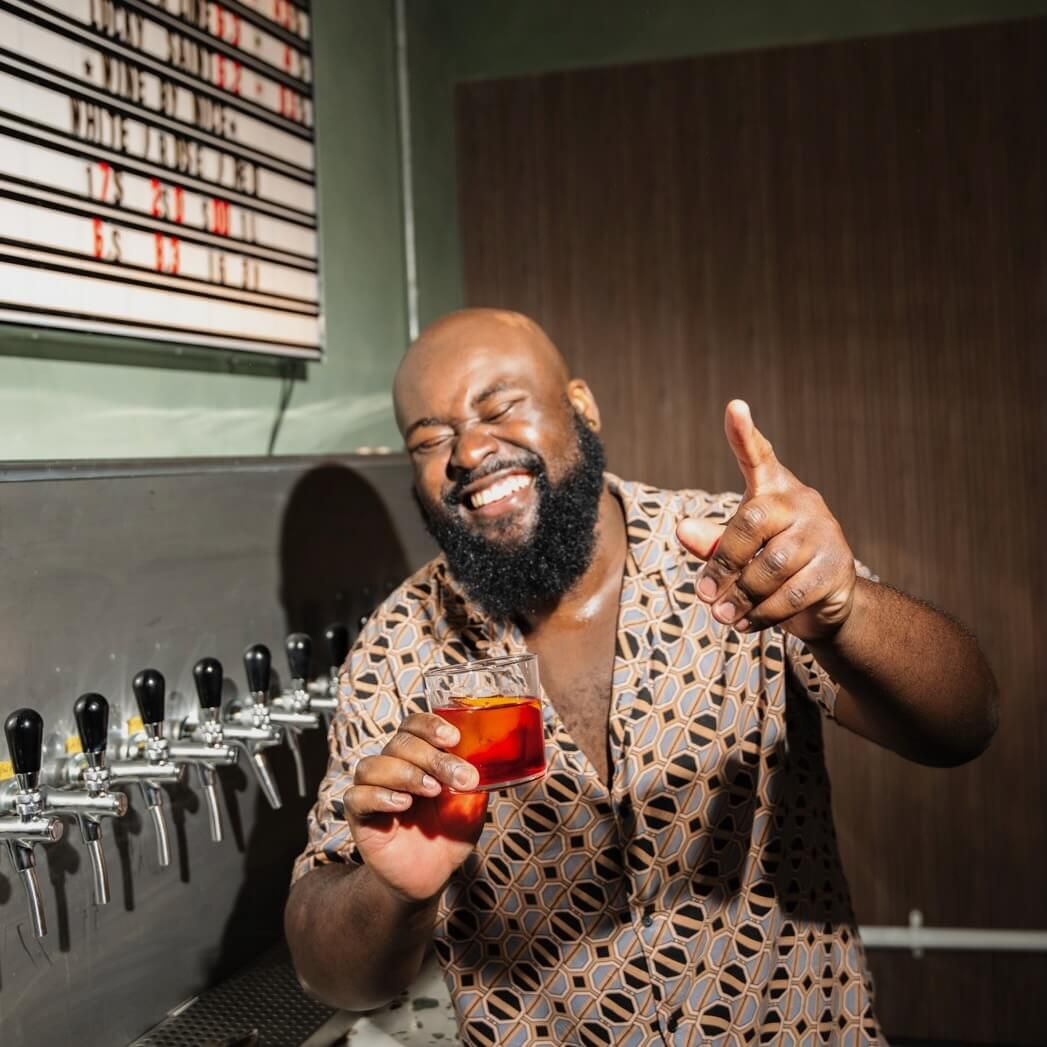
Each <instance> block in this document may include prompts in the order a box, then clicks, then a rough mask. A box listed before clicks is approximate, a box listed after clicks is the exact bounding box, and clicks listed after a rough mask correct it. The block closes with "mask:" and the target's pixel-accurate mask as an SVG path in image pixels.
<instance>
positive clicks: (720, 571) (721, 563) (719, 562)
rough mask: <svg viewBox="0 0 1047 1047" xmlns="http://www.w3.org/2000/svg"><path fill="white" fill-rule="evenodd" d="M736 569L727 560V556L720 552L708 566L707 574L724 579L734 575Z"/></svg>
mask: <svg viewBox="0 0 1047 1047" xmlns="http://www.w3.org/2000/svg"><path fill="white" fill-rule="evenodd" d="M734 569H735V567H734V564H733V563H731V561H730V560H729V559H728V558H727V554H726V553H725V552H723V551H722V550H719V551H717V553H716V555H715V556H713V558H712V559H711V560H710V561H709V563H708V565H707V566H706V573H707V574H711V575H712V576H713V577H714V578H722V577H723V576H724V575H726V574H732V573H733V572H734Z"/></svg>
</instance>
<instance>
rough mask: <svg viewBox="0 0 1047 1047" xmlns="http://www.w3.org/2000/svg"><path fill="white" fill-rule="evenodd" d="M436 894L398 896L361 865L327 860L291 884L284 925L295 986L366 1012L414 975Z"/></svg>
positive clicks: (424, 946) (334, 1004)
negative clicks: (411, 898)
mask: <svg viewBox="0 0 1047 1047" xmlns="http://www.w3.org/2000/svg"><path fill="white" fill-rule="evenodd" d="M437 903H438V898H434V899H432V900H430V901H428V902H410V901H407V900H406V899H403V898H400V897H398V896H397V895H395V894H394V893H393V892H392V891H390V890H389V888H388V887H386V886H385V885H384V884H383V883H382V881H381V880H379V879H378V878H377V877H376V876H374V875H373V874H372V873H371V871H370V870H369V869H368V868H367V866H366V865H360V866H350V865H342V864H332V865H325V866H321V867H320V868H318V869H314V870H312V871H311V872H309V873H306V875H305V876H303V877H302V878H301V879H300V880H299V881H298V882H297V883H296V884H295V885H294V887H292V889H291V895H290V898H289V899H288V902H287V909H286V912H285V914H284V929H285V931H286V934H287V942H288V944H289V946H290V948H291V956H292V958H293V959H294V965H295V969H296V970H297V972H298V977H299V980H300V981H301V983H302V985H303V987H304V988H305V989H306V991H307V992H309V993H310V994H311V995H313V996H315V997H317V998H318V999H320V1000H323V1001H324V1003H327V1004H329V1005H330V1006H332V1007H339V1008H341V1009H343V1010H347V1011H368V1010H371V1009H372V1008H374V1007H380V1006H381V1005H382V1004H384V1003H387V1002H388V1001H389V1000H391V999H393V998H394V997H395V996H397V995H398V994H399V993H400V992H401V991H402V990H403V989H405V988H406V987H407V986H408V985H410V984H411V982H412V981H413V980H414V978H415V977H416V976H417V974H418V971H419V969H420V968H421V966H422V961H423V960H424V958H425V952H426V949H427V948H428V946H429V943H430V941H431V939H432V935H433V924H434V921H435V919H436V909H437Z"/></svg>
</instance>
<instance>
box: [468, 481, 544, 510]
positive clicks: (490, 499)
mask: <svg viewBox="0 0 1047 1047" xmlns="http://www.w3.org/2000/svg"><path fill="white" fill-rule="evenodd" d="M533 482H534V480H533V478H532V477H531V475H530V474H529V473H513V474H512V476H506V477H505V478H504V479H501V480H495V482H494V483H493V484H491V485H490V486H488V487H484V488H483V489H482V490H479V491H473V492H472V493H471V494H470V495H468V496H467V497H466V498H465V502H466V504H467V505H468V506H469V508H470V509H483V508H484V507H485V506H488V505H494V504H495V503H497V502H501V501H503V500H504V499H506V498H509V497H510V496H511V495H514V494H515V493H516V492H517V491H521V490H523V489H524V488H525V487H530V486H531V484H532V483H533Z"/></svg>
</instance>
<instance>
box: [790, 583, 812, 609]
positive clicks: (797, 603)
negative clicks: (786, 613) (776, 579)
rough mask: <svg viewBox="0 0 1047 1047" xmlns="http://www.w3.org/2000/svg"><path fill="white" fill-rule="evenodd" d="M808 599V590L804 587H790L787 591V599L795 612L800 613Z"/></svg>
mask: <svg viewBox="0 0 1047 1047" xmlns="http://www.w3.org/2000/svg"><path fill="white" fill-rule="evenodd" d="M806 598H807V590H806V589H805V588H804V587H803V586H802V585H790V586H789V587H788V589H786V590H785V599H786V600H787V601H788V604H789V606H790V607H791V608H792V609H793V610H794V611H798V610H800V608H801V607H803V605H804V600H805V599H806Z"/></svg>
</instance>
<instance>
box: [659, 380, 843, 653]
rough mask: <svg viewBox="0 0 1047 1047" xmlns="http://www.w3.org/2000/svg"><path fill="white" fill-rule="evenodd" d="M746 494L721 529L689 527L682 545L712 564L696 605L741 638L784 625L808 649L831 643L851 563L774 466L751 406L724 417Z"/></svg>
mask: <svg viewBox="0 0 1047 1047" xmlns="http://www.w3.org/2000/svg"><path fill="white" fill-rule="evenodd" d="M724 431H725V432H726V434H727V442H728V443H729V444H730V445H731V450H732V451H733V452H734V456H735V458H736V459H737V461H738V468H739V469H741V472H742V476H743V477H744V478H745V494H744V496H743V498H742V501H741V504H740V505H739V506H738V509H737V511H736V512H735V514H734V516H733V517H731V519H730V520H729V521H728V522H727V525H726V526H724V525H723V524H721V523H715V522H713V521H711V520H703V519H686V520H682V521H681V522H680V524H679V526H678V527H677V531H676V533H677V537H678V538H679V539H680V541H681V542H682V543H683V545H684V546H685V547H686V548H687V549H689V550H690V551H691V552H693V553H694V554H695V555H696V556H698V557H700V558H701V559H703V560H706V561H707V562H706V564H705V567H704V568H703V569H702V571H701V573H700V574H699V576H698V585H697V589H698V596H699V598H700V599H701V600H703V601H704V602H705V603H708V604H712V608H713V616H714V617H715V618H716V619H717V620H719V621H721V622H726V623H732V624H734V626H735V628H737V629H738V630H739V631H743V632H744V631H756V630H758V629H765V628H767V627H768V626H772V625H781V626H782V628H784V629H785V630H786V631H788V632H790V633H792V634H793V635H794V636H798V637H799V638H800V639H802V640H806V641H811V640H814V641H816V640H820V639H825V638H827V637H829V636H831V635H833V634H834V633H835V632H836V631H837V630H838V629H839V628H840V626H841V625H843V623H844V622H845V621H846V620H847V617H848V615H849V614H850V613H851V607H852V604H853V601H854V587H855V578H856V575H855V569H854V555H853V554H852V552H851V549H850V546H849V545H848V544H847V539H846V538H845V537H844V535H843V531H842V529H841V528H840V525H839V524H838V523H837V521H836V518H835V517H834V516H833V515H832V513H831V512H829V508H828V506H826V504H825V502H824V500H823V499H822V496H821V495H820V494H819V493H818V492H817V491H815V490H814V489H813V488H811V487H807V486H806V485H805V484H802V483H801V482H800V481H799V480H797V478H796V477H795V476H794V475H793V474H792V473H791V472H789V470H788V469H786V468H785V466H784V465H782V463H781V462H779V461H778V459H777V458H776V457H775V454H774V449H773V448H772V447H771V444H770V442H769V441H768V440H767V439H766V437H764V435H763V434H762V433H761V432H760V430H759V429H757V428H756V425H755V424H754V423H753V420H752V415H751V414H750V412H749V406H748V404H746V403H745V401H744V400H732V401H731V402H730V403H729V404H728V405H727V411H726V414H725V418H724Z"/></svg>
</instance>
